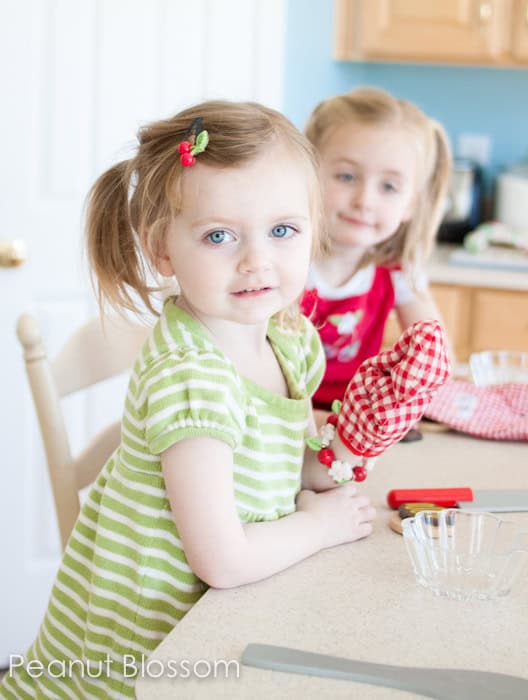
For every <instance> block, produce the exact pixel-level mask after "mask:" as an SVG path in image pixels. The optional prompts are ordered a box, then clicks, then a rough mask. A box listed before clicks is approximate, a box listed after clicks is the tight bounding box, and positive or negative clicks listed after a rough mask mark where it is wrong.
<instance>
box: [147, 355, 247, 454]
mask: <svg viewBox="0 0 528 700" xmlns="http://www.w3.org/2000/svg"><path fill="white" fill-rule="evenodd" d="M142 393H143V394H144V396H145V399H144V403H143V411H144V418H145V433H146V441H147V445H148V449H149V450H150V452H151V454H160V453H161V452H163V451H164V450H166V449H167V448H169V447H170V446H171V445H173V444H174V443H176V442H178V441H179V440H183V439H185V438H190V437H198V436H209V437H213V438H217V439H219V440H222V441H223V442H225V443H227V444H228V445H229V446H230V447H231V448H232V449H236V447H237V446H238V445H239V444H240V442H241V436H242V431H243V426H244V425H245V410H244V407H245V404H246V401H245V397H244V392H243V388H242V384H241V382H240V379H239V377H238V375H237V373H236V371H235V369H234V367H233V366H232V365H230V363H229V362H227V360H226V359H225V358H224V357H222V356H221V355H220V354H217V353H214V352H211V351H204V350H196V349H193V350H186V351H182V352H181V353H177V352H170V353H166V354H165V355H164V356H162V357H160V358H158V360H157V362H156V363H155V364H154V365H153V366H151V367H150V368H149V371H148V373H147V375H146V376H145V378H144V386H143V392H142Z"/></svg>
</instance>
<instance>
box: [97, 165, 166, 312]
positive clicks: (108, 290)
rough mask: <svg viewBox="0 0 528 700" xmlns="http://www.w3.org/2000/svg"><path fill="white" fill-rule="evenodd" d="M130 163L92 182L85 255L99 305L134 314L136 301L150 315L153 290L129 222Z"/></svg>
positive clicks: (117, 167)
mask: <svg viewBox="0 0 528 700" xmlns="http://www.w3.org/2000/svg"><path fill="white" fill-rule="evenodd" d="M132 172H133V168H132V163H131V162H130V161H122V162H120V163H117V164H116V165H113V166H112V167H111V168H109V169H108V170H107V171H106V172H105V173H103V174H102V175H101V176H100V177H99V178H98V179H97V180H96V182H95V184H94V185H93V187H92V189H91V190H90V192H89V195H88V200H87V215H86V232H87V243H86V246H87V253H88V259H89V262H90V267H91V275H92V283H93V285H94V288H95V291H96V295H97V299H98V302H99V306H100V307H101V308H104V306H105V303H108V304H109V305H110V306H112V307H114V308H117V309H119V308H121V309H128V310H130V311H133V312H136V309H137V299H135V298H134V294H133V292H136V293H137V294H138V295H139V298H140V299H141V301H142V302H143V304H144V305H145V306H146V308H147V309H148V310H149V311H151V312H152V313H154V314H156V313H157V312H156V311H155V310H154V308H153V306H152V303H151V301H150V293H151V292H152V291H153V288H150V287H148V286H147V285H146V284H145V281H144V280H145V278H146V271H147V270H146V268H147V267H148V264H147V263H146V261H145V259H144V258H143V256H142V253H141V249H140V246H139V241H138V237H137V234H136V232H135V231H134V228H133V226H132V223H131V220H130V208H129V204H128V192H129V186H130V180H131V173H132Z"/></svg>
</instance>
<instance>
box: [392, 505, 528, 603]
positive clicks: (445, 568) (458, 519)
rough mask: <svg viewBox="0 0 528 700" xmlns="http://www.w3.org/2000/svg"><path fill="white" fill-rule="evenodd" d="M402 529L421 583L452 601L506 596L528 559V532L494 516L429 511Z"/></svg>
mask: <svg viewBox="0 0 528 700" xmlns="http://www.w3.org/2000/svg"><path fill="white" fill-rule="evenodd" d="M402 527H403V537H404V541H405V545H406V548H407V552H408V554H409V557H410V559H411V562H412V566H413V569H414V573H415V576H416V579H417V581H418V583H419V584H421V585H422V586H425V587H426V588H429V589H431V590H432V591H433V593H435V594H436V595H439V596H445V597H446V598H453V599H456V600H469V599H471V598H476V599H482V600H493V599H494V598H498V597H500V596H505V595H507V594H508V593H509V592H510V590H511V588H512V586H513V584H514V582H515V580H516V579H517V578H518V576H519V573H520V572H521V569H522V568H523V566H524V564H525V563H526V561H527V560H528V530H522V528H521V527H520V526H519V525H518V524H517V523H514V522H511V521H509V520H502V519H501V518H498V517H497V516H495V515H493V514H492V513H477V512H472V511H466V510H457V509H455V508H448V509H445V510H441V511H432V510H423V511H421V512H420V513H417V515H415V516H414V517H413V518H405V519H404V520H403V521H402Z"/></svg>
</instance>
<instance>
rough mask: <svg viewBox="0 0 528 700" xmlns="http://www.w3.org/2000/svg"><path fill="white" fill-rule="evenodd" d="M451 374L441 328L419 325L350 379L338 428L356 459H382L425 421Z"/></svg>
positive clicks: (430, 323)
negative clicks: (415, 424)
mask: <svg viewBox="0 0 528 700" xmlns="http://www.w3.org/2000/svg"><path fill="white" fill-rule="evenodd" d="M449 372H450V366H449V359H448V356H447V350H446V342H445V337H444V333H443V331H442V328H441V326H440V324H439V323H438V322H437V321H418V322H417V323H415V324H413V325H412V326H410V327H409V328H407V330H406V331H405V332H404V333H403V335H402V336H401V338H400V339H399V340H398V342H397V343H396V345H394V347H392V348H391V349H390V350H386V351H385V352H381V353H380V354H379V355H375V356H374V357H370V358H369V359H368V360H365V362H363V364H362V365H361V366H360V367H359V369H358V370H357V372H356V374H355V375H354V376H353V377H352V380H351V381H350V383H349V385H348V386H347V389H346V392H345V397H344V400H343V406H342V408H341V411H340V414H339V419H338V423H337V431H338V433H339V437H340V438H341V440H342V441H343V442H344V443H345V445H346V446H347V447H348V449H349V450H350V451H351V452H353V453H354V454H356V455H362V456H365V457H375V456H376V455H379V454H381V453H382V452H383V451H384V450H386V449H387V447H389V446H390V445H392V444H393V443H395V442H398V440H401V438H402V437H403V436H404V435H405V434H406V433H407V431H408V430H409V428H411V427H412V426H413V425H414V423H416V421H417V420H419V419H420V418H421V417H422V415H423V413H424V411H425V409H426V408H427V406H428V404H429V402H430V401H431V398H432V397H433V394H434V392H435V391H436V390H437V389H438V388H439V387H440V386H442V384H444V382H445V381H446V380H447V378H448V376H449Z"/></svg>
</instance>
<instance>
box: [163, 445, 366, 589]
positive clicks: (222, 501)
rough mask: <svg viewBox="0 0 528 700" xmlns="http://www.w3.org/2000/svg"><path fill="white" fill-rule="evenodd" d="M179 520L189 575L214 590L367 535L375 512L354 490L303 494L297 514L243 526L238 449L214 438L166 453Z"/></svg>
mask: <svg viewBox="0 0 528 700" xmlns="http://www.w3.org/2000/svg"><path fill="white" fill-rule="evenodd" d="M161 462H162V469H163V475H164V478H165V484H166V488H167V494H168V498H169V501H170V504H171V509H172V513H173V518H174V521H175V523H176V527H177V529H178V533H179V536H180V538H181V540H182V543H183V548H184V551H185V554H186V557H187V560H188V562H189V565H190V567H191V569H192V570H193V571H194V572H195V573H196V575H197V576H199V577H200V578H201V579H202V580H203V581H205V582H206V583H208V584H209V585H211V586H213V587H216V588H229V587H232V586H238V585H242V584H245V583H250V582H252V581H258V580H259V579H262V578H265V577H267V576H270V575H272V574H274V573H276V572H278V571H281V570H283V569H285V568H287V567H288V566H291V565H292V564H295V563H296V562H298V561H300V560H302V559H305V558H306V557H308V556H310V555H312V554H314V553H315V552H317V551H319V550H320V549H323V548H325V547H331V546H334V545H336V544H341V543H343V542H350V541H353V540H355V539H359V538H360V537H365V536H367V535H368V534H370V532H371V531H372V526H371V524H370V522H369V521H370V520H372V519H373V518H374V515H375V512H374V509H373V508H371V507H370V506H369V501H368V499H367V498H366V497H365V496H357V495H356V488H355V486H354V485H353V484H347V485H346V486H345V487H343V488H341V489H333V490H331V491H329V492H327V493H323V494H314V493H311V492H309V491H301V493H300V494H299V497H298V501H297V511H296V512H295V513H292V514H291V515H288V516H286V517H284V518H280V519H279V520H275V521H270V522H261V523H246V524H244V523H241V522H240V520H239V518H238V514H237V511H236V505H235V498H234V482H233V465H232V451H231V449H230V448H229V446H228V445H226V444H225V443H223V442H221V441H219V440H215V439H213V438H209V437H196V438H189V439H186V440H182V441H181V442H178V443H176V444H174V445H172V446H171V447H170V448H169V449H167V450H166V451H165V452H163V453H162V455H161Z"/></svg>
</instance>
